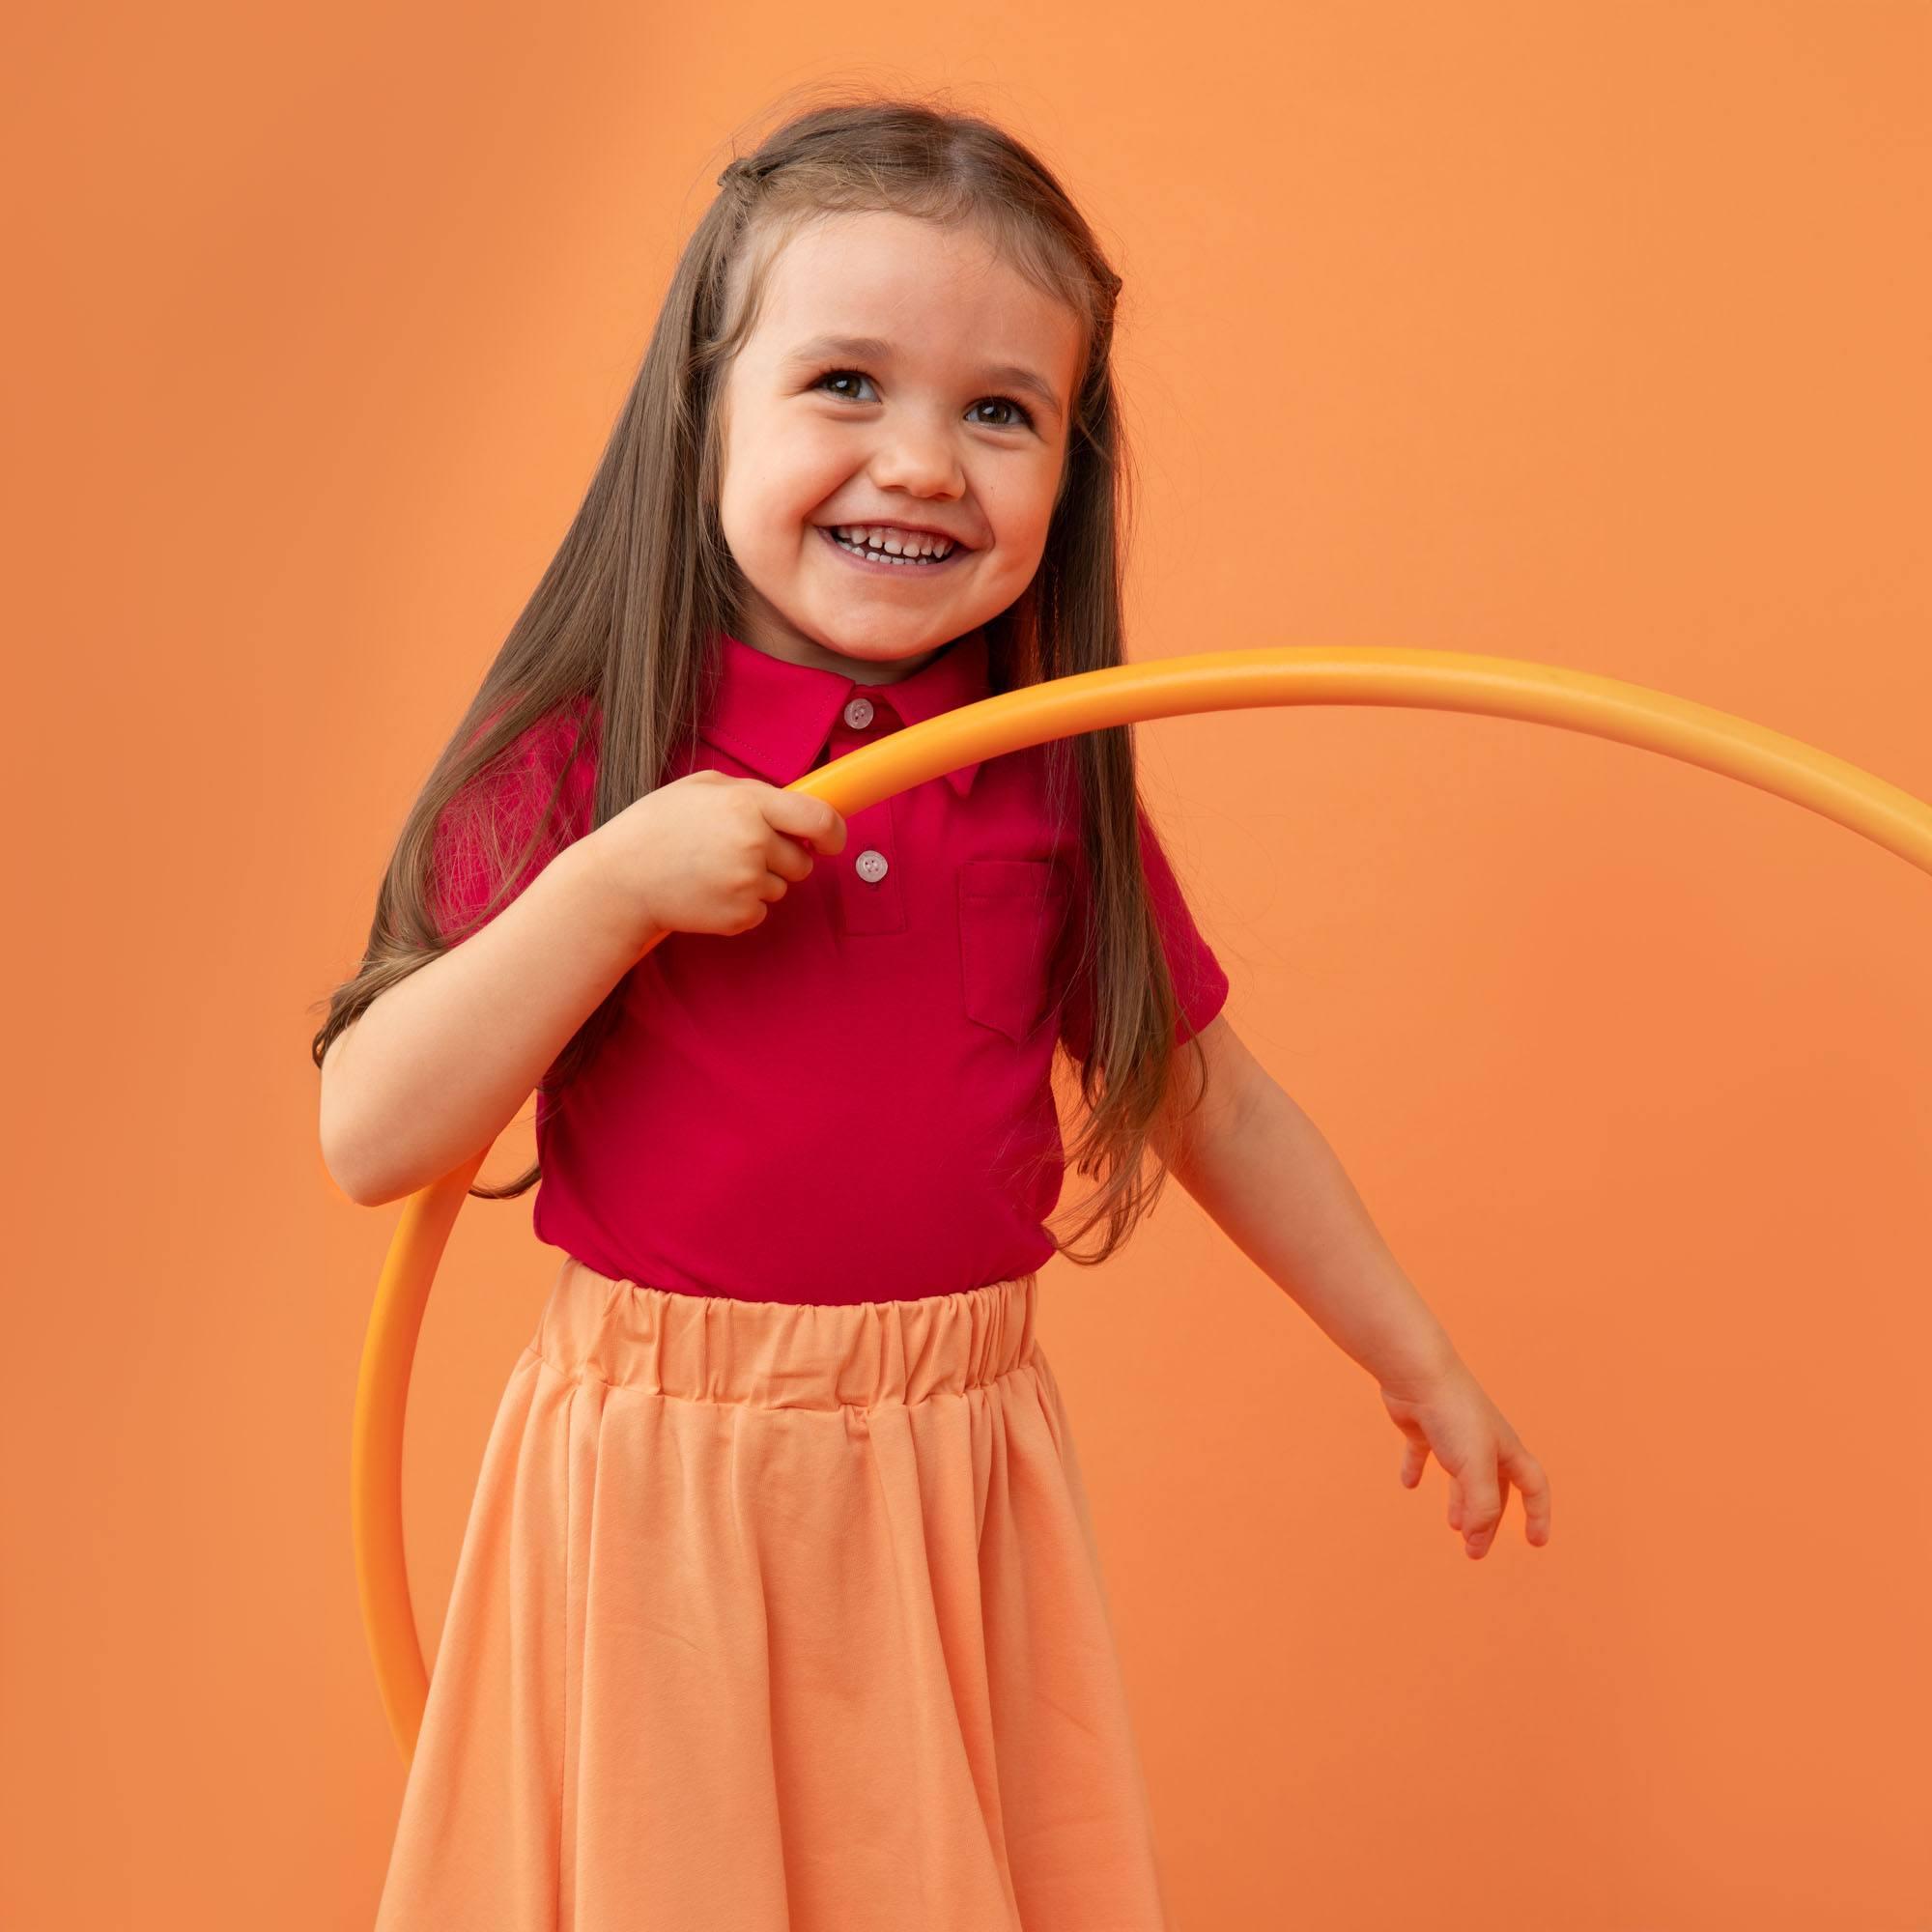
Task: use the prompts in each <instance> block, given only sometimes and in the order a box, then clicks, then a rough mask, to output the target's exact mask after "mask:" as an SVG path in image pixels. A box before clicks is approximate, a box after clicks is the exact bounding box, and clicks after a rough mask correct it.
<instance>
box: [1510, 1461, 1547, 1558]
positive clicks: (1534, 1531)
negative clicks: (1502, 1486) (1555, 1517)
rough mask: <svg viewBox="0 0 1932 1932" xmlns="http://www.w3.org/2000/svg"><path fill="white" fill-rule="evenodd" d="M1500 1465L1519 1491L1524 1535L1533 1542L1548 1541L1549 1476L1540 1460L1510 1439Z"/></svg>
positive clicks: (1541, 1542)
mask: <svg viewBox="0 0 1932 1932" xmlns="http://www.w3.org/2000/svg"><path fill="white" fill-rule="evenodd" d="M1503 1466H1504V1468H1506V1469H1507V1470H1508V1471H1509V1473H1510V1478H1511V1480H1512V1481H1513V1482H1514V1483H1515V1484H1516V1486H1517V1488H1518V1489H1519V1490H1520V1492H1521V1493H1522V1527H1523V1535H1524V1536H1525V1537H1526V1538H1527V1539H1528V1540H1529V1541H1530V1542H1531V1543H1536V1544H1543V1543H1548V1541H1549V1478H1548V1476H1546V1475H1545V1474H1544V1473H1543V1464H1542V1463H1539V1462H1538V1461H1537V1460H1536V1458H1535V1457H1534V1456H1532V1455H1531V1454H1530V1453H1529V1451H1528V1450H1527V1449H1525V1448H1524V1447H1523V1446H1522V1444H1521V1443H1520V1442H1516V1443H1512V1444H1511V1445H1510V1448H1509V1449H1508V1451H1507V1452H1506V1453H1505V1454H1504V1457H1503Z"/></svg>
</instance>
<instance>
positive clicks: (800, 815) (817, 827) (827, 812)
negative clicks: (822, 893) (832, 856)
mask: <svg viewBox="0 0 1932 1932" xmlns="http://www.w3.org/2000/svg"><path fill="white" fill-rule="evenodd" d="M761 802H762V805H763V808H764V813H765V819H766V822H767V823H768V824H769V825H770V826H771V827H772V829H773V830H774V831H776V832H782V833H784V834H785V835H786V836H787V837H789V838H805V839H810V841H811V844H812V846H813V847H814V849H816V850H817V851H820V852H842V851H843V850H844V849H845V818H844V814H843V813H842V812H840V811H839V810H838V808H837V807H836V806H833V805H828V804H827V803H826V802H825V800H824V799H822V798H813V797H812V796H811V794H810V792H803V791H790V790H787V789H785V788H784V787H782V786H781V785H771V786H769V787H767V789H766V793H765V797H764V799H763V800H762V801H761Z"/></svg>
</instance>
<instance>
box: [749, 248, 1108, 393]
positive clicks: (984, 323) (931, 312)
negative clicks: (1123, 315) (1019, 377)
mask: <svg viewBox="0 0 1932 1932" xmlns="http://www.w3.org/2000/svg"><path fill="white" fill-rule="evenodd" d="M819 335H849V336H872V337H877V338H880V339H882V340H884V341H886V342H888V343H891V344H892V345H894V346H895V348H896V349H897V350H898V351H899V352H900V353H901V354H903V355H908V356H913V355H930V356H935V357H942V358H952V357H957V358H960V359H972V360H983V359H986V358H988V357H992V358H994V359H1000V358H1002V357H1010V358H1012V359H1021V358H1023V357H1032V358H1035V359H1037V360H1038V361H1041V362H1043V363H1044V364H1045V365H1046V372H1047V373H1048V374H1050V375H1052V376H1054V377H1056V378H1058V379H1059V380H1060V381H1061V382H1062V383H1063V384H1070V383H1071V381H1072V374H1073V370H1072V364H1073V360H1074V358H1075V356H1076V355H1078V353H1079V347H1080V335H1081V321H1080V318H1079V317H1078V316H1076V315H1075V314H1074V313H1073V311H1072V310H1071V309H1069V308H1068V307H1067V306H1066V304H1065V302H1064V301H1062V300H1061V299H1060V298H1058V297H1057V296H1054V295H1051V294H1049V293H1047V292H1046V291H1045V290H1043V289H1040V288H1038V287H1037V286H1036V285H1035V284H1034V283H1033V282H1031V281H1030V280H1028V279H1027V277H1026V276H1024V275H1022V274H1021V273H1020V272H1019V270H1017V269H1015V268H1014V267H1013V266H1012V265H1011V264H1010V263H1009V262H1008V261H1007V260H1006V259H1005V258H1004V257H1002V256H1001V255H1000V254H999V253H998V251H997V249H996V248H995V246H994V244H993V242H992V241H991V239H990V237H988V236H987V235H986V233H985V232H984V230H982V229H980V228H977V227H974V226H971V225H959V226H948V225H945V224H942V223H940V222H937V221H926V220H920V219H917V218H916V217H914V216H912V215H906V214H894V213H871V212H867V213H841V214H833V215H827V216H824V217H821V218H819V219H817V220H813V221H811V222H809V223H808V224H807V225H806V226H805V227H804V228H802V229H801V230H800V231H799V232H798V233H797V234H795V235H793V236H792V237H791V238H790V239H789V240H788V241H782V242H781V243H780V244H779V246H778V250H777V253H776V255H775V256H774V257H773V259H772V261H771V263H770V265H769V267H768V268H767V270H766V278H765V286H764V291H763V300H762V302H761V303H760V310H759V315H758V318H757V322H756V325H755V327H753V332H752V335H751V337H750V338H749V339H748V341H747V342H746V345H745V348H746V351H747V352H748V353H751V352H753V351H755V353H756V354H757V355H759V356H760V358H761V359H777V358H781V357H782V356H784V355H787V354H788V353H789V352H790V351H791V350H792V349H794V348H796V347H798V346H799V345H801V344H803V343H805V342H806V341H808V340H809V339H810V338H811V337H813V336H819Z"/></svg>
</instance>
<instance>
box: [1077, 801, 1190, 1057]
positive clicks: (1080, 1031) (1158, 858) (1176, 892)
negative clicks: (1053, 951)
mask: <svg viewBox="0 0 1932 1932" xmlns="http://www.w3.org/2000/svg"><path fill="white" fill-rule="evenodd" d="M1139 822H1140V839H1141V865H1142V867H1143V868H1144V869H1145V870H1146V873H1147V882H1148V897H1149V899H1150V901H1151V905H1152V908H1153V916H1154V923H1155V925H1156V926H1157V927H1158V929H1159V932H1160V939H1161V949H1162V952H1164V953H1165V955H1166V958H1167V970H1168V976H1169V978H1170V979H1172V980H1173V981H1174V993H1175V999H1176V1002H1177V1004H1178V1005H1179V1009H1180V1013H1179V1019H1178V1021H1177V1023H1176V1027H1175V1036H1174V1037H1175V1043H1176V1044H1177V1045H1179V1044H1180V1042H1181V1041H1183V1040H1184V1039H1185V1038H1186V1037H1188V1035H1189V1034H1190V1033H1199V1032H1200V1031H1201V1030H1202V1028H1203V1027H1205V1026H1206V1025H1207V1024H1208V1021H1209V1020H1211V1019H1212V1018H1213V1017H1214V1015H1215V1014H1216V1013H1218V1012H1219V1011H1220V1010H1221V1009H1222V1007H1223V1006H1224V1005H1225V1004H1226V1003H1227V998H1228V976H1227V974H1226V973H1225V972H1224V971H1223V970H1222V967H1221V962H1220V960H1219V959H1217V958H1216V957H1215V956H1214V952H1213V949H1212V948H1211V947H1210V946H1209V945H1208V942H1207V940H1206V939H1205V938H1203V937H1202V933H1201V928H1200V927H1199V926H1198V925H1196V924H1195V923H1194V915H1193V913H1192V912H1191V911H1190V910H1189V909H1188V904H1187V898H1186V895H1185V894H1184V893H1182V891H1181V889H1180V882H1179V879H1177V878H1176V877H1175V875H1174V867H1172V866H1171V865H1170V864H1169V863H1168V858H1167V853H1166V852H1165V851H1164V850H1163V849H1162V846H1161V842H1160V839H1159V838H1158V836H1157V835H1156V834H1155V832H1154V829H1153V826H1152V824H1151V822H1150V821H1149V819H1148V815H1147V812H1146V810H1145V809H1144V808H1143V809H1142V810H1140V812H1139ZM1085 872H1086V868H1085V866H1084V864H1083V865H1082V867H1080V878H1081V881H1082V884H1083V889H1084V880H1085ZM1076 905H1078V906H1079V910H1080V913H1081V916H1082V918H1084V915H1085V906H1084V903H1082V902H1081V900H1080V897H1079V895H1076ZM1080 931H1081V923H1080V920H1078V919H1076V920H1075V921H1074V922H1073V929H1072V939H1073V945H1074V947H1075V949H1076V950H1077V948H1078V946H1079V936H1080ZM1060 1037H1061V1039H1062V1040H1063V1042H1064V1043H1065V1046H1066V1049H1067V1051H1068V1052H1069V1053H1071V1054H1072V1055H1073V1057H1074V1058H1075V1059H1076V1060H1083V1061H1084V1060H1085V1059H1086V1058H1087V1056H1088V1054H1089V1053H1090V1052H1091V1051H1092V1050H1093V1043H1094V996H1093V986H1092V983H1091V980H1090V978H1089V975H1088V973H1087V972H1086V971H1085V970H1078V971H1075V972H1074V973H1073V974H1072V975H1071V976H1070V978H1069V980H1068V982H1067V988H1066V998H1065V1005H1064V1006H1063V1007H1062V1009H1061V1019H1060Z"/></svg>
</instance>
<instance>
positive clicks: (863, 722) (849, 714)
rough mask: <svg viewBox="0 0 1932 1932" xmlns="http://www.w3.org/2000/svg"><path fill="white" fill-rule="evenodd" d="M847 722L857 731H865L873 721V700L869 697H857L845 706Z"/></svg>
mask: <svg viewBox="0 0 1932 1932" xmlns="http://www.w3.org/2000/svg"><path fill="white" fill-rule="evenodd" d="M845 722H846V724H848V725H851V727H852V728H853V730H855V731H863V730H864V729H865V728H866V726H867V725H869V724H870V723H871V722H872V700H871V699H870V698H869V697H855V698H854V699H853V700H852V701H851V703H850V704H848V705H847V706H846V707H845Z"/></svg>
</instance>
